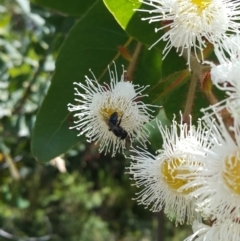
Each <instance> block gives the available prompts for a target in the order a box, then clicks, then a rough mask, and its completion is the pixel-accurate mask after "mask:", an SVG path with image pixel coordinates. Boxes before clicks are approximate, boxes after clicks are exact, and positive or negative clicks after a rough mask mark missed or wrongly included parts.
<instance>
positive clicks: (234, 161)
mask: <svg viewBox="0 0 240 241" xmlns="http://www.w3.org/2000/svg"><path fill="white" fill-rule="evenodd" d="M237 154H238V153H237ZM224 164H225V166H224V167H225V168H224V171H223V173H222V177H223V180H224V182H225V184H226V185H227V186H228V188H229V189H230V190H231V191H232V192H234V193H235V194H237V195H240V156H239V155H237V156H236V155H235V156H232V157H227V158H226V160H225V163H224Z"/></svg>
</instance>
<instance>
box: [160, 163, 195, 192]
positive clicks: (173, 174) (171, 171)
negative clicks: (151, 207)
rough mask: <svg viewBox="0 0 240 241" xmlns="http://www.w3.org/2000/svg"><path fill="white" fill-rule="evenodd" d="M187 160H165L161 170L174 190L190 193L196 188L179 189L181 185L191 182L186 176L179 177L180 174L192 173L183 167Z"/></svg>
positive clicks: (165, 179)
mask: <svg viewBox="0 0 240 241" xmlns="http://www.w3.org/2000/svg"><path fill="white" fill-rule="evenodd" d="M185 164H186V162H185V161H184V160H180V159H171V160H165V161H163V163H162V165H161V172H162V176H163V178H164V181H165V182H166V184H167V185H168V186H169V188H171V189H172V190H173V191H176V192H178V193H181V194H186V195H187V194H189V193H191V192H192V191H193V190H195V189H196V188H188V189H183V190H182V191H181V192H179V191H178V189H179V188H180V187H183V186H184V185H185V184H187V183H188V182H189V180H188V179H186V178H179V175H182V174H190V173H191V171H190V170H188V169H185V168H183V165H185Z"/></svg>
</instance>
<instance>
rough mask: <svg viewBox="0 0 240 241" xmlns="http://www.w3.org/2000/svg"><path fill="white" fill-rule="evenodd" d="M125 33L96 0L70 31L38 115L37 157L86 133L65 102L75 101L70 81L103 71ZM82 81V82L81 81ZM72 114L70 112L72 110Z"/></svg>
mask: <svg viewBox="0 0 240 241" xmlns="http://www.w3.org/2000/svg"><path fill="white" fill-rule="evenodd" d="M127 39H128V37H127V36H126V34H125V33H124V32H123V30H122V29H121V28H120V27H119V26H118V24H117V23H116V21H115V20H114V19H113V17H112V15H111V14H110V13H109V12H108V11H107V9H106V8H105V6H104V5H103V3H102V2H101V1H99V2H98V3H97V4H96V5H95V6H94V7H93V8H92V9H91V10H90V11H89V12H88V13H87V14H86V15H85V17H83V18H82V19H81V20H80V21H79V22H78V23H77V24H76V26H75V27H74V28H73V29H72V31H71V32H70V33H69V36H68V38H67V39H66V41H65V43H64V44H63V47H62V49H61V51H60V53H59V56H58V58H57V62H56V71H55V74H54V77H53V79H52V83H51V86H50V89H49V91H48V94H47V96H46V98H45V100H44V102H43V104H42V107H41V109H40V111H39V113H38V115H37V119H36V124H35V128H34V133H33V138H32V152H33V155H34V156H35V157H36V158H37V160H38V161H49V160H50V159H52V158H54V157H56V156H58V155H60V154H62V153H64V152H65V151H67V150H68V149H69V148H70V147H72V146H74V145H76V144H77V143H78V142H80V141H83V140H84V141H85V137H84V136H82V137H77V134H78V132H77V131H76V130H69V126H73V125H74V124H73V123H72V117H71V116H70V113H69V112H68V110H67V104H68V103H74V89H73V82H81V81H82V82H84V81H85V78H84V76H85V75H89V76H90V75H91V74H90V73H89V68H91V69H92V70H93V72H94V74H95V76H96V77H98V76H101V75H103V71H104V70H106V68H107V65H108V64H109V63H111V62H112V60H113V59H114V58H115V57H116V55H117V53H118V52H117V46H119V45H124V44H125V42H126V41H127ZM84 83H85V82H84ZM71 115H72V114H71Z"/></svg>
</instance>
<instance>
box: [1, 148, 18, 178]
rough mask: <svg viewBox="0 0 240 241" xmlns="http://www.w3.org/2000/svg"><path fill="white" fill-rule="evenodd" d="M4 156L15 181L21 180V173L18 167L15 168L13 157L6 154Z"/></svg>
mask: <svg viewBox="0 0 240 241" xmlns="http://www.w3.org/2000/svg"><path fill="white" fill-rule="evenodd" d="M4 156H5V159H6V162H7V163H8V166H9V169H10V173H11V176H12V178H13V179H14V180H19V179H20V174H19V171H18V169H17V167H16V166H15V164H14V162H13V160H12V158H11V156H10V155H9V154H8V153H6V152H4Z"/></svg>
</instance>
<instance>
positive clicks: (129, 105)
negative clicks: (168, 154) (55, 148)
mask: <svg viewBox="0 0 240 241" xmlns="http://www.w3.org/2000/svg"><path fill="white" fill-rule="evenodd" d="M92 75H93V79H90V78H88V77H87V76H86V77H85V78H86V79H85V82H86V85H84V84H83V83H81V82H79V83H74V85H75V86H77V87H75V88H74V89H75V95H76V96H77V97H78V98H77V99H75V101H77V102H78V103H77V104H68V110H69V111H73V112H76V113H75V114H74V117H77V120H76V121H74V123H75V126H73V127H70V128H71V129H72V128H76V129H77V130H79V131H80V133H79V135H82V134H85V135H86V137H87V140H88V142H96V143H98V142H99V143H100V148H99V151H100V152H102V151H104V153H105V154H106V153H107V152H110V151H112V156H114V155H115V154H116V152H117V151H118V152H124V149H125V147H126V140H127V139H129V140H130V142H131V143H132V142H133V139H134V138H137V139H138V140H139V142H140V143H141V144H142V145H143V146H144V145H145V143H146V142H148V131H147V129H146V128H145V127H144V124H145V123H147V122H149V120H150V118H151V117H152V116H151V115H150V114H149V112H150V111H151V110H150V109H149V107H150V105H148V104H144V103H143V102H142V101H141V99H142V97H144V96H145V95H142V91H144V90H145V89H146V88H147V86H146V87H144V86H142V87H140V86H139V85H133V84H132V83H131V82H128V81H125V79H124V69H123V73H122V75H121V77H120V80H118V75H117V71H116V66H115V73H114V72H112V71H110V69H109V75H110V84H106V83H104V84H103V85H100V84H99V83H98V81H97V79H96V77H95V76H94V74H93V73H92ZM78 88H80V89H81V92H80V91H79V89H78ZM82 92H85V93H82Z"/></svg>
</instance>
